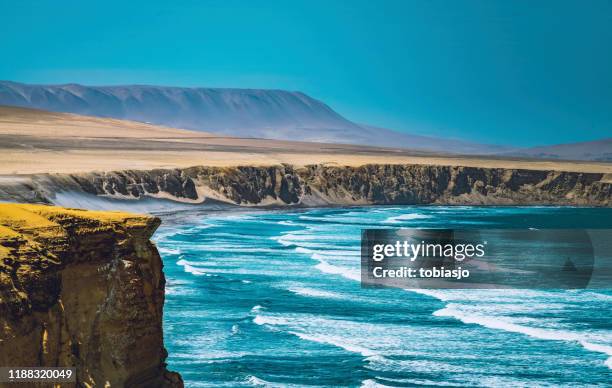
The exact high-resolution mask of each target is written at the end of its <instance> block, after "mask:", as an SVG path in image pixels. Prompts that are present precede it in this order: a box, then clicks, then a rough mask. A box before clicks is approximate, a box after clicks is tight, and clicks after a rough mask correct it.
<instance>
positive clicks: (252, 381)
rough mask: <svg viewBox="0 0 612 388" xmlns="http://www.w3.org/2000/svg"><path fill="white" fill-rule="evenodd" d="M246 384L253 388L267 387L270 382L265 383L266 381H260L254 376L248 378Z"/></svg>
mask: <svg viewBox="0 0 612 388" xmlns="http://www.w3.org/2000/svg"><path fill="white" fill-rule="evenodd" d="M246 382H247V383H249V384H251V385H253V386H255V387H269V386H270V385H271V383H270V382H268V381H266V380H262V379H260V378H259V377H256V376H249V377H247V379H246Z"/></svg>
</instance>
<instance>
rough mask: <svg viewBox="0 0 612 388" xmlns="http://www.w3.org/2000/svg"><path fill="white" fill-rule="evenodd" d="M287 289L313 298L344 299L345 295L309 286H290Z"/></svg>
mask: <svg viewBox="0 0 612 388" xmlns="http://www.w3.org/2000/svg"><path fill="white" fill-rule="evenodd" d="M289 291H291V292H293V293H294V294H297V295H302V296H310V297H315V298H324V299H345V296H343V295H342V294H338V293H337V292H331V291H325V290H319V289H316V288H310V287H290V288H289Z"/></svg>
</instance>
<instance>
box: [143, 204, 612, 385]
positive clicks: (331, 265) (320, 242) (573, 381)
mask: <svg viewBox="0 0 612 388" xmlns="http://www.w3.org/2000/svg"><path fill="white" fill-rule="evenodd" d="M163 219H164V223H163V224H162V226H161V227H160V228H159V230H158V231H157V233H156V235H155V236H154V240H155V242H156V243H157V245H158V247H159V250H160V253H161V255H162V257H163V260H164V265H165V272H166V277H167V285H166V304H165V308H164V340H165V344H166V347H167V349H168V352H169V357H168V364H169V368H170V369H171V370H174V371H178V372H180V373H181V374H182V376H183V379H184V380H185V384H186V386H187V387H204V386H210V387H223V386H225V387H238V386H269V387H302V386H308V387H317V386H321V387H329V386H352V387H360V386H363V387H376V386H379V387H385V386H388V387H405V386H445V387H461V386H469V387H473V386H487V387H534V386H566V387H582V386H611V385H612V291H609V290H556V291H547V290H427V291H425V290H421V291H418V290H416V291H409V290H402V289H362V288H361V287H360V282H359V280H360V272H359V265H360V257H359V250H360V232H361V229H364V228H384V227H394V228H395V227H423V228H464V227H470V228H473V227H478V228H612V209H587V208H554V207H529V208H517V207H512V208H510V207H507V208H497V207H419V206H396V207H363V208H326V209H309V210H293V211H274V210H266V211H225V212H212V213H206V212H195V211H194V212H182V213H180V214H174V215H165V216H163Z"/></svg>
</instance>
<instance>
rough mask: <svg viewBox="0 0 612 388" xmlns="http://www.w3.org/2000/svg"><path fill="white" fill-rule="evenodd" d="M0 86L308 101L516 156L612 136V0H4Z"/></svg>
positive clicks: (352, 115) (0, 28) (364, 119)
mask: <svg viewBox="0 0 612 388" xmlns="http://www.w3.org/2000/svg"><path fill="white" fill-rule="evenodd" d="M0 53H1V54H0V79H5V80H13V81H21V82H29V83H68V82H78V83H84V84H90V85H91V84H93V85H107V84H135V83H138V84H158V85H179V86H210V87H242V88H274V89H288V90H300V91H303V92H305V93H307V94H309V95H311V96H313V97H315V98H317V99H320V100H322V101H324V102H326V103H328V104H329V105H330V106H331V107H332V108H334V109H335V110H337V111H338V112H340V113H341V114H343V115H344V116H346V117H347V118H349V119H351V120H353V121H356V122H360V123H368V124H371V125H376V126H382V127H387V128H391V129H396V130H402V131H408V132H412V133H419V134H429V135H435V136H444V137H454V138H463V139H467V140H472V141H479V142H488V143H501V144H513V145H534V144H552V143H562V142H573V141H581V140H592V139H598V138H603V137H611V136H612V1H604V0H602V1H598V0H587V1H569V2H568V1H561V0H555V1H544V0H538V1H520V0H501V1H493V0H483V1H472V0H465V1H454V0H444V1H435V0H433V1H410V0H402V1H372V0H370V1H360V0H351V1H348V0H347V1H333V0H324V1H317V0H307V1H295V0H291V1H247V0H244V1H231V0H224V1H192V2H191V1H155V0H146V1H131V0H130V1H127V0H122V1H114V0H106V1H99V2H93V1H74V2H70V1H56V0H54V1H11V2H9V1H4V2H2V4H0Z"/></svg>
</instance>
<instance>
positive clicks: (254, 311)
mask: <svg viewBox="0 0 612 388" xmlns="http://www.w3.org/2000/svg"><path fill="white" fill-rule="evenodd" d="M263 308H264V307H263V306H260V305H256V306H253V308H252V309H251V312H252V313H257V312H259V311H261V310H262V309H263Z"/></svg>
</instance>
